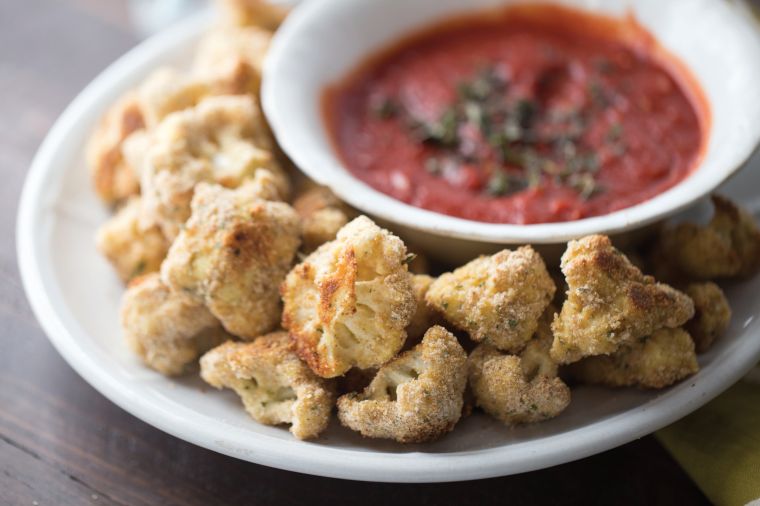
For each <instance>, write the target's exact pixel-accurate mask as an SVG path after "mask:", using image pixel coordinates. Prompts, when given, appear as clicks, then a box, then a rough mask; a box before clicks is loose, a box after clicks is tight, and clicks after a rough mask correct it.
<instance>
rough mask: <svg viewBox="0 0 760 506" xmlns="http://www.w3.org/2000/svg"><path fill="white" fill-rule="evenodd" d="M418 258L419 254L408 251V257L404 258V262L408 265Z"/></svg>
mask: <svg viewBox="0 0 760 506" xmlns="http://www.w3.org/2000/svg"><path fill="white" fill-rule="evenodd" d="M415 258H417V255H416V254H415V253H408V254H407V255H406V257H405V258H404V263H405V264H406V265H409V264H410V263H412V262H413V261H414V259H415Z"/></svg>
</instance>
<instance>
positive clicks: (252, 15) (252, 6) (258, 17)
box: [217, 0, 289, 31]
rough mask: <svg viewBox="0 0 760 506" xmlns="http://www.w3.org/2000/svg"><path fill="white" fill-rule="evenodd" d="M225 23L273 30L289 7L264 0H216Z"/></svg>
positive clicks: (283, 18) (283, 17)
mask: <svg viewBox="0 0 760 506" xmlns="http://www.w3.org/2000/svg"><path fill="white" fill-rule="evenodd" d="M217 3H218V4H219V7H220V8H219V10H220V11H221V13H222V19H223V21H224V22H225V24H227V25H233V26H234V25H237V26H258V27H260V28H264V29H265V30H270V31H274V30H276V29H277V27H279V26H280V23H282V22H283V21H284V20H285V17H286V16H287V15H288V12H289V9H287V8H286V7H283V6H282V5H275V4H273V3H271V2H268V1H266V0H217Z"/></svg>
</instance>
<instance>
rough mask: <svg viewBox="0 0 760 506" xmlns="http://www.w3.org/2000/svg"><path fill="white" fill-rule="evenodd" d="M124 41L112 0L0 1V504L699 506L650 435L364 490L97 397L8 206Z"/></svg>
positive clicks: (119, 9) (130, 41)
mask: <svg viewBox="0 0 760 506" xmlns="http://www.w3.org/2000/svg"><path fill="white" fill-rule="evenodd" d="M136 42H137V39H136V37H135V36H134V34H133V32H132V30H131V29H130V25H129V22H128V18H127V14H126V7H125V3H124V2H123V1H116V0H110V1H105V0H24V1H13V0H2V2H0V113H1V114H0V176H2V181H0V232H2V236H1V237H2V243H0V504H2V505H14V504H23V505H69V504H71V505H80V504H103V505H106V504H122V505H158V504H162V505H163V504H204V505H212V504H233V503H234V504H302V503H304V504H305V503H311V504H327V503H328V502H333V503H335V504H340V503H343V502H347V501H349V500H352V501H353V500H359V501H361V503H362V504H364V505H367V506H369V505H373V504H384V505H387V504H394V505H395V504H416V505H421V504H443V503H457V504H460V505H467V504H482V503H487V502H496V501H499V502H502V503H508V504H544V503H545V504H557V503H584V504H588V503H605V504H610V503H616V504H618V503H631V504H642V503H645V504H674V503H678V504H690V503H705V502H706V499H705V498H704V496H703V495H702V494H701V493H700V491H699V490H698V489H697V488H696V487H695V486H694V484H693V483H692V482H691V481H690V480H689V478H688V477H687V476H686V475H685V474H684V473H683V471H682V470H681V469H680V468H679V466H678V464H677V463H675V462H674V461H673V460H672V459H671V458H670V456H669V455H668V454H667V453H666V452H665V450H663V448H662V447H660V445H659V444H658V443H657V441H656V440H655V439H654V438H652V437H646V438H643V439H641V440H639V441H636V442H634V443H631V444H628V445H625V446H623V447H621V448H618V449H616V450H612V451H609V452H606V453H603V454H601V455H597V456H595V457H591V458H587V459H584V460H581V461H578V462H575V463H571V464H566V465H562V466H558V467H554V468H552V469H546V470H543V471H538V472H533V473H528V474H522V475H518V476H512V477H507V478H501V479H491V480H483V481H477V482H466V483H450V484H438V485H393V484H372V483H360V482H349V481H341V480H333V479H324V478H317V477H312V476H305V475H299V474H295V473H289V472H285V471H279V470H275V469H269V468H266V467H261V466H256V465H253V464H249V463H246V462H242V461H238V460H234V459H232V458H229V457H225V456H222V455H218V454H215V453H213V452H210V451H207V450H204V449H201V448H198V447H196V446H193V445H191V444H189V443H185V442H184V441H180V440H179V439H176V438H174V437H172V436H169V435H166V434H164V433H162V432H160V431H158V430H157V429H154V428H153V427H151V426H149V425H146V424H145V423H143V422H141V421H139V420H137V419H136V418H134V417H133V416H131V415H129V414H128V413H126V412H124V411H122V410H121V409H119V408H118V407H116V406H115V405H113V404H112V403H111V402H109V401H108V400H107V399H105V398H104V397H102V396H101V395H100V394H98V393H97V392H96V391H95V390H94V389H93V388H92V387H90V386H89V385H88V384H87V383H85V382H84V381H83V380H82V379H81V378H80V377H79V376H77V374H76V373H75V372H74V371H73V370H72V369H71V368H69V366H68V365H67V364H66V363H65V362H64V361H63V359H62V358H61V357H60V356H59V355H58V353H57V352H56V351H55V350H54V349H53V348H52V346H51V345H50V344H49V343H48V341H47V339H46V338H45V336H44V334H43V333H42V331H41V330H40V327H39V325H38V324H37V322H36V321H35V318H34V316H33V315H32V313H31V310H30V309H29V306H28V304H27V302H26V299H25V296H24V294H23V291H22V287H21V283H20V280H19V275H18V271H17V267H16V253H15V240H14V233H15V215H16V205H17V197H18V195H19V193H20V189H21V185H22V182H23V179H24V176H25V174H26V170H27V167H28V166H29V163H30V161H31V159H32V156H33V154H34V151H35V150H36V148H37V146H38V144H39V143H40V141H41V140H42V138H43V136H44V135H45V133H46V132H47V130H48V128H50V126H51V125H52V123H53V121H54V120H55V118H56V116H57V115H58V114H59V113H60V112H61V111H62V109H63V108H64V107H65V105H66V104H67V103H68V102H69V101H70V100H71V99H72V98H73V97H74V95H75V94H76V93H77V92H78V91H79V90H80V89H81V88H82V87H83V86H85V85H86V84H87V82H88V81H90V80H91V79H92V78H93V77H94V76H95V75H96V74H97V73H98V72H99V71H100V70H102V69H103V68H104V67H105V66H106V65H107V64H108V63H109V62H111V61H112V60H113V59H115V58H116V57H118V56H119V55H120V54H122V53H123V52H124V51H125V50H127V49H128V48H130V47H131V46H133V45H134V44H135V43H136ZM83 170H84V169H83Z"/></svg>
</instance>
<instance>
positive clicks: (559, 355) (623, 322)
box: [551, 235, 694, 364]
mask: <svg viewBox="0 0 760 506" xmlns="http://www.w3.org/2000/svg"><path fill="white" fill-rule="evenodd" d="M562 272H563V273H564V275H565V279H566V280H567V284H568V286H569V289H568V292H567V300H566V301H565V303H564V304H563V305H562V311H561V312H560V313H559V314H558V315H557V316H556V318H555V319H554V323H553V325H552V329H553V331H554V344H553V345H552V350H551V353H552V357H553V358H554V359H555V360H557V361H558V362H560V363H562V364H567V363H571V362H575V361H577V360H580V359H581V358H583V357H587V356H591V355H608V354H610V353H614V352H615V351H616V350H617V349H618V348H620V347H621V346H623V345H626V344H631V343H634V342H636V341H637V340H638V339H639V338H642V337H644V336H648V335H651V334H652V332H654V331H655V330H657V329H660V328H663V327H668V328H675V327H678V326H680V325H683V324H684V323H685V322H686V321H687V320H689V319H690V318H691V317H692V316H693V315H694V304H693V303H692V301H691V299H690V298H689V297H688V296H686V295H685V294H683V293H681V292H679V291H678V290H676V289H674V288H672V287H670V286H668V285H664V284H661V283H656V282H655V280H654V278H652V277H651V276H645V275H643V274H642V273H641V271H640V270H639V269H637V268H636V267H634V266H633V265H632V264H631V263H630V262H629V261H628V259H627V258H626V257H625V255H623V254H622V253H621V252H620V251H618V250H617V249H616V248H614V247H613V246H612V243H611V242H610V240H609V238H608V237H606V236H602V235H591V236H587V237H584V238H583V239H579V240H577V241H570V242H569V243H568V245H567V250H566V251H565V253H564V255H563V256H562Z"/></svg>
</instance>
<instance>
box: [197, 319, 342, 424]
mask: <svg viewBox="0 0 760 506" xmlns="http://www.w3.org/2000/svg"><path fill="white" fill-rule="evenodd" d="M201 377H202V378H203V379H204V381H206V383H208V384H210V385H212V386H214V387H216V388H220V389H221V388H231V389H233V390H234V391H235V392H236V393H237V394H238V395H239V396H240V398H241V400H242V401H243V405H244V406H245V410H246V411H247V412H248V414H250V415H251V417H252V418H253V419H254V420H256V421H257V422H259V423H263V424H266V425H280V424H290V425H291V427H290V432H291V433H293V435H294V436H295V437H297V438H298V439H311V438H315V437H318V436H319V435H320V434H321V433H322V432H323V431H324V430H325V429H326V428H327V425H328V423H329V422H330V413H331V411H332V407H333V405H334V404H335V393H334V386H333V385H332V384H331V383H329V382H328V381H326V380H324V379H322V378H319V377H318V376H316V375H315V374H314V373H312V372H311V370H310V369H309V368H308V367H307V366H306V364H304V363H303V362H301V361H300V360H299V359H298V357H297V356H296V354H295V352H294V351H293V346H292V343H291V342H290V339H289V337H288V334H287V333H286V332H273V333H271V334H267V335H264V336H261V337H258V338H257V339H255V340H254V341H253V342H250V343H236V342H232V341H228V342H226V343H224V344H222V345H221V346H218V347H216V348H214V349H213V350H211V351H209V352H208V353H206V354H205V355H204V356H203V357H202V358H201Z"/></svg>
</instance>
